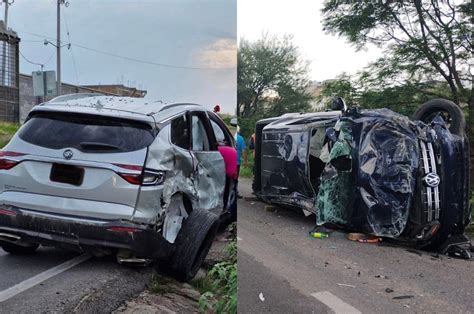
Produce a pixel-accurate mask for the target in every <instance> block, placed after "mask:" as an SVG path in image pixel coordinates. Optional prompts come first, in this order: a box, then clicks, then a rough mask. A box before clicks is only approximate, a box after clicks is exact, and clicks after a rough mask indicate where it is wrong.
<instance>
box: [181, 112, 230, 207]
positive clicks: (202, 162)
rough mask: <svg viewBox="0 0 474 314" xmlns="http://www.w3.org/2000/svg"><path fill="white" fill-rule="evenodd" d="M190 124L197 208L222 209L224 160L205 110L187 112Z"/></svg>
mask: <svg viewBox="0 0 474 314" xmlns="http://www.w3.org/2000/svg"><path fill="white" fill-rule="evenodd" d="M189 117H190V118H189V121H190V123H191V126H190V129H191V155H192V156H193V160H194V161H195V165H194V171H195V172H194V182H195V186H196V191H197V194H198V203H199V208H203V209H219V210H222V208H223V199H224V188H225V165H224V159H223V158H222V156H221V154H220V153H219V151H218V150H217V142H216V138H215V135H214V132H213V131H212V126H211V124H210V121H209V117H208V115H207V113H206V112H205V111H192V112H189Z"/></svg>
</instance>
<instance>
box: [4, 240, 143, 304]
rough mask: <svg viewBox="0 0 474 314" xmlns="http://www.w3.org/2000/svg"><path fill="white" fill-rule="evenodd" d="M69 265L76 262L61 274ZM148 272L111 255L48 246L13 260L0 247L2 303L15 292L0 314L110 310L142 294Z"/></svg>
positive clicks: (14, 257) (12, 256) (5, 302)
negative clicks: (121, 262)
mask: <svg viewBox="0 0 474 314" xmlns="http://www.w3.org/2000/svg"><path fill="white" fill-rule="evenodd" d="M71 261H72V262H79V263H77V265H75V266H74V267H71V268H69V269H66V270H64V271H62V270H63V269H64V265H70V264H71ZM81 261H82V262H81ZM74 264H75V263H74ZM55 270H57V271H56V272H54V271H55ZM52 273H53V276H51V277H50V278H49V279H47V277H49V276H48V275H51V274H52ZM150 274H151V269H150V268H130V267H125V266H121V265H119V264H117V262H116V261H115V259H114V258H112V257H106V258H93V257H91V258H88V256H83V255H79V254H77V253H71V252H67V251H61V250H57V249H53V248H46V247H40V249H39V250H38V251H37V252H36V253H35V254H33V255H25V256H14V255H10V254H8V253H6V252H4V251H3V250H2V249H0V300H1V299H2V298H4V297H5V296H6V295H7V294H8V292H11V291H12V290H13V292H12V294H11V296H10V294H8V295H9V296H8V299H6V300H4V301H3V302H0V313H45V312H48V313H50V312H55V313H61V312H80V313H83V312H88V313H91V312H93V313H97V312H101V313H104V312H111V311H112V310H115V309H116V308H118V307H119V306H120V305H121V304H122V303H123V302H124V301H125V300H127V299H129V298H131V297H132V296H134V295H136V294H138V293H139V292H141V291H142V290H143V289H144V286H145V284H146V282H148V278H149V276H150ZM45 276H46V280H42V279H45ZM30 286H31V287H30ZM12 287H13V288H12ZM28 287H30V288H29V289H25V288H28Z"/></svg>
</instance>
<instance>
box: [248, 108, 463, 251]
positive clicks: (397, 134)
mask: <svg viewBox="0 0 474 314" xmlns="http://www.w3.org/2000/svg"><path fill="white" fill-rule="evenodd" d="M333 109H338V110H337V111H336V110H335V111H330V112H315V113H306V114H300V113H294V114H286V115H283V116H280V117H276V118H270V119H265V120H261V121H259V122H258V123H257V126H256V145H255V147H256V156H255V170H254V171H255V173H254V174H255V176H254V177H255V181H254V185H253V189H254V192H255V194H256V195H257V196H258V197H260V198H261V199H263V200H264V201H267V202H270V203H276V204H280V205H284V206H289V207H296V208H300V209H303V210H304V211H306V212H307V213H314V214H316V223H317V225H323V224H332V225H337V226H342V227H344V228H347V229H350V230H358V231H363V232H366V233H370V234H374V235H377V236H381V237H387V238H393V239H398V240H402V241H406V242H409V243H413V244H415V245H417V246H418V247H420V248H426V249H432V250H438V251H440V252H442V253H446V252H448V253H449V252H452V253H455V254H460V255H464V256H467V255H469V251H468V245H469V239H467V238H466V237H465V236H464V235H463V232H464V229H465V227H466V226H467V225H468V224H469V222H470V219H471V214H470V209H469V144H468V140H467V137H466V134H465V131H464V129H465V119H464V116H463V113H462V111H461V109H460V108H459V107H458V106H456V105H455V104H454V103H452V102H450V101H448V100H444V99H434V100H431V101H429V102H427V103H425V104H424V105H422V106H421V107H420V108H419V110H418V111H417V112H416V113H415V116H414V119H413V120H410V119H409V118H407V117H405V116H402V115H400V114H397V113H395V112H393V111H390V110H388V109H378V110H359V109H358V108H351V109H349V110H346V108H345V104H344V103H343V102H342V100H341V99H338V101H337V102H335V106H334V108H333ZM339 109H340V110H339ZM341 110H342V112H341ZM464 245H466V246H465V247H464V248H463V246H464Z"/></svg>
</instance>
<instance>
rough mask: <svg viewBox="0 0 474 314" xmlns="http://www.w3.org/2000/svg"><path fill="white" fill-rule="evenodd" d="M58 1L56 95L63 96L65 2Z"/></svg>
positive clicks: (62, 0)
mask: <svg viewBox="0 0 474 314" xmlns="http://www.w3.org/2000/svg"><path fill="white" fill-rule="evenodd" d="M57 1H58V9H57V10H58V12H57V14H58V19H57V35H56V72H57V73H56V75H57V81H56V93H57V95H58V96H61V4H62V3H63V2H64V0H57Z"/></svg>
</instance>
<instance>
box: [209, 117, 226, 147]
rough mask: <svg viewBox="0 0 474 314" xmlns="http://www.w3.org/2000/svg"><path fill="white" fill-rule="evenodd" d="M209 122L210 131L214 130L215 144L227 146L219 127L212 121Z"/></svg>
mask: <svg viewBox="0 0 474 314" xmlns="http://www.w3.org/2000/svg"><path fill="white" fill-rule="evenodd" d="M210 121H211V125H212V129H213V130H214V135H215V136H216V141H217V144H218V145H220V146H229V143H228V141H227V139H226V136H225V133H224V131H223V130H222V129H221V127H220V125H219V124H217V123H216V122H214V121H212V120H210Z"/></svg>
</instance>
